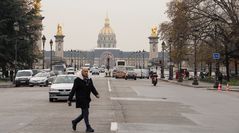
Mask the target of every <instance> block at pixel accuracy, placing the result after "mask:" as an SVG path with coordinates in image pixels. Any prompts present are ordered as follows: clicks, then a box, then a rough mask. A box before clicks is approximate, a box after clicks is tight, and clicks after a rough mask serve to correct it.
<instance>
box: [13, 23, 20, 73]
mask: <svg viewBox="0 0 239 133" xmlns="http://www.w3.org/2000/svg"><path fill="white" fill-rule="evenodd" d="M13 28H14V30H15V32H16V43H15V61H14V66H15V75H16V73H17V33H18V32H19V30H20V28H19V23H18V22H15V23H14V24H13Z"/></svg>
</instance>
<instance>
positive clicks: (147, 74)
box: [142, 69, 149, 79]
mask: <svg viewBox="0 0 239 133" xmlns="http://www.w3.org/2000/svg"><path fill="white" fill-rule="evenodd" d="M142 78H147V79H149V69H142Z"/></svg>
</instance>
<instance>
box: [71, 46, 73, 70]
mask: <svg viewBox="0 0 239 133" xmlns="http://www.w3.org/2000/svg"><path fill="white" fill-rule="evenodd" d="M72 63H73V59H72V49H71V67H72Z"/></svg>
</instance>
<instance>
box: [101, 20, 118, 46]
mask: <svg viewBox="0 0 239 133" xmlns="http://www.w3.org/2000/svg"><path fill="white" fill-rule="evenodd" d="M97 44H98V45H97V47H98V48H116V36H115V33H114V31H113V29H112V28H111V27H110V20H109V18H108V17H106V18H105V26H104V27H103V28H102V29H101V30H100V33H99V35H98V41H97Z"/></svg>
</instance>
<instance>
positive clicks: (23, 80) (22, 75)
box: [14, 70, 33, 87]
mask: <svg viewBox="0 0 239 133" xmlns="http://www.w3.org/2000/svg"><path fill="white" fill-rule="evenodd" d="M32 76H33V72H32V70H18V71H17V74H16V77H15V80H14V83H15V86H16V87H18V86H20V85H29V80H30V79H31V78H32Z"/></svg>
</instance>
